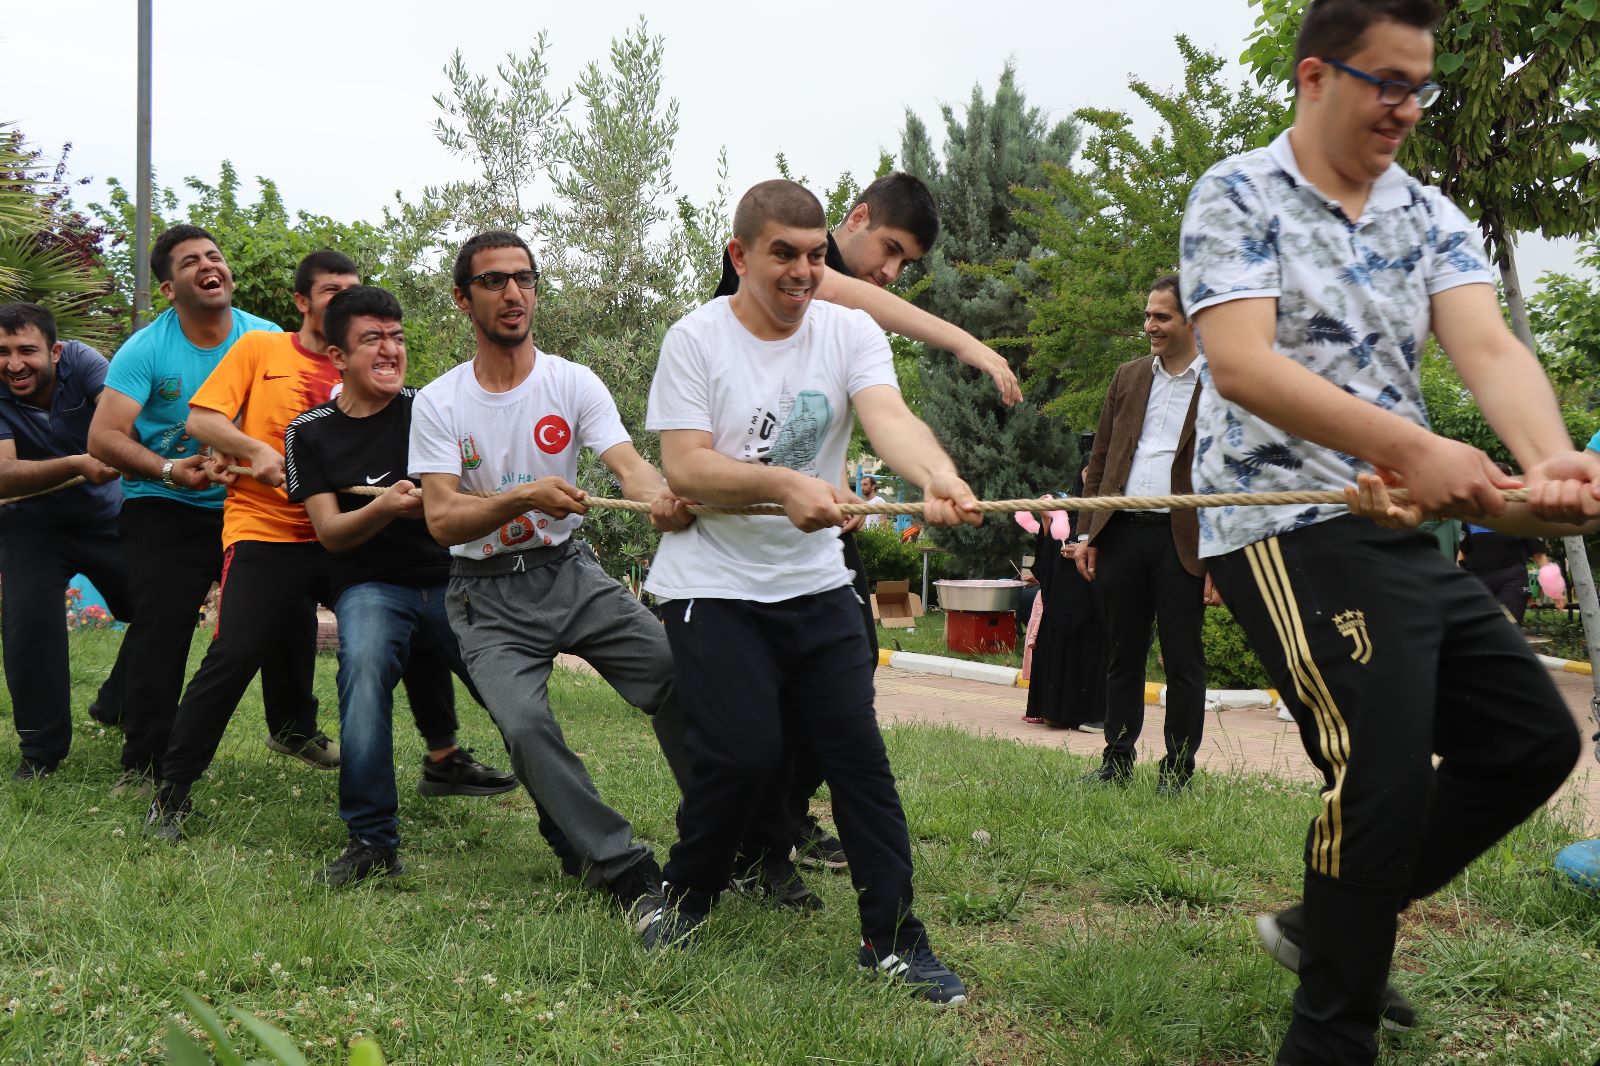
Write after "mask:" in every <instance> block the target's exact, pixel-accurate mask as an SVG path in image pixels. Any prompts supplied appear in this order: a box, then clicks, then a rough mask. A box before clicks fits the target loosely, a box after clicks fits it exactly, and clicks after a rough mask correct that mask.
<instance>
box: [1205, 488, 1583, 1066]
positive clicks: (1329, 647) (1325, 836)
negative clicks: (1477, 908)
mask: <svg viewBox="0 0 1600 1066" xmlns="http://www.w3.org/2000/svg"><path fill="white" fill-rule="evenodd" d="M1208 562H1209V563H1210V569H1211V575H1212V578H1213V580H1215V581H1216V583H1217V586H1218V587H1219V589H1220V590H1221V592H1222V595H1223V597H1224V598H1225V599H1226V600H1227V602H1228V606H1229V607H1230V608H1231V609H1232V611H1233V615H1234V617H1235V618H1236V619H1238V621H1239V624H1240V625H1241V626H1243V627H1244V630H1245V634H1246V635H1247V636H1248V637H1249V639H1250V644H1251V646H1252V647H1253V648H1254V649H1255V651H1256V654H1257V655H1259V656H1260V657H1261V662H1262V664H1263V665H1264V666H1265V667H1266V669H1267V673H1268V675H1269V676H1270V677H1271V678H1272V683H1273V684H1274V685H1275V686H1276V687H1277V689H1278V691H1279V692H1280V693H1281V694H1282V695H1283V699H1284V701H1285V702H1286V703H1287V704H1288V705H1289V709H1290V710H1291V711H1292V712H1293V713H1294V716H1295V722H1296V724H1297V725H1298V726H1299V729H1300V738H1301V741H1302V743H1304V745H1305V749H1306V753H1307V754H1308V755H1309V756H1310V757H1311V760H1312V762H1314V763H1315V764H1316V766H1317V768H1318V769H1319V770H1321V771H1322V774H1323V779H1324V787H1323V793H1322V809H1321V811H1320V813H1319V814H1318V815H1317V818H1316V820H1315V821H1314V822H1312V825H1311V830H1310V832H1309V833H1308V834H1307V837H1306V848H1305V857H1306V876H1305V909H1304V913H1305V923H1306V926H1305V942H1304V943H1303V944H1302V945H1301V965H1300V988H1299V991H1298V992H1297V993H1296V994H1295V1000H1294V1020H1293V1022H1292V1023H1291V1024H1290V1027H1289V1032H1288V1034H1287V1035H1286V1036H1285V1038H1284V1043H1283V1047H1282V1049H1281V1050H1280V1051H1279V1058H1278V1061H1279V1062H1280V1063H1287V1064H1292V1066H1305V1064H1324V1063H1326V1064H1330V1066H1332V1064H1336V1063H1337V1064H1339V1066H1346V1064H1351V1063H1357V1064H1359V1063H1371V1062H1372V1061H1373V1060H1374V1059H1375V1058H1376V1056H1377V1044H1376V1042H1375V1040H1374V1039H1373V1034H1374V1031H1375V1030H1376V1029H1377V1025H1378V1008H1379V997H1380V994H1381V992H1382V989H1383V985H1384V981H1385V979H1386V977H1387V974H1388V971H1389V963H1390V958H1391V956H1392V955H1393V952H1394V939H1395V918H1396V915H1397V914H1398V912H1399V911H1400V910H1401V909H1403V908H1404V907H1405V906H1406V905H1407V904H1408V903H1409V902H1410V901H1411V900H1414V899H1422V898H1424V897H1426V896H1428V895H1431V894H1432V893H1434V892H1436V891H1438V890H1439V889H1440V888H1442V887H1443V886H1444V885H1445V884H1446V883H1448V882H1449V881H1450V880H1451V879H1452V878H1454V877H1455V876H1456V874H1458V873H1460V872H1461V871H1462V870H1463V869H1464V868H1465V867H1466V866H1467V864H1468V863H1470V862H1471V861H1472V860H1473V859H1474V858H1476V857H1477V856H1478V855H1479V854H1481V853H1482V852H1483V851H1484V850H1485V849H1486V848H1488V847H1489V846H1490V845H1491V844H1493V843H1494V842H1495V841H1496V840H1499V839H1500V838H1501V837H1502V836H1504V835H1505V834H1506V833H1507V832H1508V831H1510V830H1511V829H1512V828H1513V827H1514V826H1516V825H1517V824H1518V823H1520V822H1521V821H1522V820H1523V819H1525V818H1527V817H1528V816H1529V815H1530V814H1531V813H1533V812H1534V811H1535V810H1537V809H1538V808H1539V807H1540V806H1541V805H1542V804H1543V803H1544V802H1545V801H1546V800H1548V799H1549V798H1550V796H1551V795H1552V794H1553V793H1554V792H1555V790H1556V789H1557V788H1559V787H1560V785H1561V783H1562V781H1564V780H1565V779H1566V777H1567V774H1568V773H1570V772H1571V770H1572V767H1573V765H1574V763H1576V762H1577V759H1578V755H1579V749H1580V744H1579V738H1578V732H1577V729H1576V728H1575V726H1574V723H1573V720H1572V716H1571V714H1570V713H1569V712H1568V710H1567V708H1566V705H1565V703H1563V701H1562V699H1561V696H1560V694H1559V693H1558V692H1557V691H1556V688H1555V685H1554V684H1553V683H1552V682H1551V680H1550V677H1549V675H1548V674H1547V673H1546V671H1545V668H1544V667H1543V666H1541V665H1540V664H1539V662H1538V660H1537V659H1536V658H1535V657H1534V655H1533V653H1532V652H1531V651H1529V649H1528V645H1527V642H1526V641H1525V640H1524V639H1523V637H1522V634H1521V633H1520V632H1518V631H1517V629H1516V627H1515V626H1513V625H1511V624H1510V623H1509V622H1508V621H1507V620H1506V617H1505V614H1504V613H1503V612H1502V611H1501V610H1500V607H1499V605H1498V604H1497V603H1496V602H1495V600H1494V598H1493V597H1492V596H1490V595H1489V593H1488V592H1487V591H1486V590H1485V588H1484V587H1483V585H1482V584H1481V583H1480V582H1479V581H1478V580H1477V579H1476V578H1474V577H1473V576H1472V575H1471V574H1468V573H1466V572H1465V571H1462V570H1459V569H1457V568H1456V567H1454V566H1453V565H1451V563H1450V562H1449V561H1448V560H1446V559H1445V558H1444V557H1443V556H1442V555H1440V553H1439V550H1438V547H1437V545H1436V544H1435V542H1434V540H1433V538H1432V537H1429V536H1424V535H1420V534H1416V533H1409V532H1401V531H1398V530H1389V529H1383V528H1380V527H1379V526H1377V525H1374V524H1372V523H1371V522H1368V521H1365V520H1363V519H1358V518H1353V517H1349V516H1346V517H1342V518H1337V519H1333V520H1331V521H1328V522H1323V523H1320V524H1318V525H1314V526H1310V527H1308V528H1305V529H1300V530H1295V531H1293V532H1290V533H1284V534H1282V535H1280V536H1277V537H1270V538H1268V539H1266V540H1262V541H1258V542H1257V543H1255V544H1252V545H1249V546H1248V547H1246V548H1243V549H1240V550H1239V551H1235V552H1231V553H1229V554H1227V555H1223V556H1220V557H1218V558H1214V559H1210V560H1208ZM1434 755H1438V756H1440V757H1441V761H1440V763H1439V765H1438V766H1437V767H1435V766H1434V763H1433V758H1432V757H1433V756H1434Z"/></svg>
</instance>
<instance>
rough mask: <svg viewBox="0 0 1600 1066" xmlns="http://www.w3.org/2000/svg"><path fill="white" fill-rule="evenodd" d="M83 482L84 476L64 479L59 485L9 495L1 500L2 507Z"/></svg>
mask: <svg viewBox="0 0 1600 1066" xmlns="http://www.w3.org/2000/svg"><path fill="white" fill-rule="evenodd" d="M82 484H83V478H82V477H74V478H68V479H67V480H66V481H63V482H62V483H61V484H59V485H51V486H50V487H49V488H47V489H39V490H37V491H35V492H24V493H23V494H22V495H21V496H7V497H6V498H5V499H3V500H0V507H4V506H5V505H6V504H8V503H21V502H22V501H23V500H31V499H33V498H34V497H35V496H43V495H45V494H46V493H51V492H56V491H58V490H60V489H70V488H72V486H74V485H82Z"/></svg>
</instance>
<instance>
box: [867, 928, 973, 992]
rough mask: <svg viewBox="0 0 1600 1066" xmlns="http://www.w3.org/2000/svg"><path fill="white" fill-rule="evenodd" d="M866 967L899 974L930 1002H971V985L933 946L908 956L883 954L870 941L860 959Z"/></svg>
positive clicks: (898, 976)
mask: <svg viewBox="0 0 1600 1066" xmlns="http://www.w3.org/2000/svg"><path fill="white" fill-rule="evenodd" d="M856 961H857V962H858V963H859V964H860V966H861V968H862V969H863V970H876V971H877V972H879V973H882V974H887V975H888V976H890V977H897V978H899V979H900V980H902V981H904V982H905V983H906V984H908V985H910V986H911V989H912V991H914V992H916V994H917V995H918V996H921V997H922V998H923V999H925V1000H927V1001H929V1002H930V1003H939V1004H953V1003H965V1002H966V1001H967V986H966V985H964V984H962V983H961V978H959V977H957V976H956V975H955V974H953V973H951V972H950V968H949V967H948V966H946V965H945V964H944V963H942V962H940V961H939V957H938V956H937V955H935V954H934V953H933V949H932V948H930V947H928V946H927V945H926V944H924V945H923V946H921V947H919V948H915V949H913V950H912V951H910V952H909V953H907V954H905V955H899V954H896V953H894V952H890V953H889V954H887V955H879V954H878V952H877V950H876V949H875V948H874V947H873V946H872V945H871V944H869V943H867V942H866V941H862V943H861V951H860V953H859V954H858V955H857V960H856Z"/></svg>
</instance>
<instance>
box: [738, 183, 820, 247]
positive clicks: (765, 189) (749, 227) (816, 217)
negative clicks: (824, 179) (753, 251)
mask: <svg viewBox="0 0 1600 1066" xmlns="http://www.w3.org/2000/svg"><path fill="white" fill-rule="evenodd" d="M768 222H776V223H777V224H778V225H780V226H790V227H792V228H794V229H827V228H828V220H827V216H826V215H824V214H823V212H822V204H821V203H820V202H819V201H818V200H817V198H816V197H815V196H813V195H811V193H810V192H808V191H807V190H806V188H805V186H803V185H799V184H797V183H795V182H792V181H789V180H788V179H786V178H774V179H773V180H771V181H763V182H762V183H761V184H759V185H756V186H753V187H752V188H751V189H750V191H749V192H747V193H745V194H744V196H743V197H742V198H741V199H740V200H739V206H738V208H737V209H735V210H734V212H733V235H734V237H735V238H737V239H738V240H739V241H740V242H741V243H743V244H745V245H751V244H754V243H755V241H756V238H757V237H759V236H761V231H762V229H763V228H765V227H766V225H767V223H768Z"/></svg>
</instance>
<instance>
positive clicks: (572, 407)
mask: <svg viewBox="0 0 1600 1066" xmlns="http://www.w3.org/2000/svg"><path fill="white" fill-rule="evenodd" d="M538 281H539V273H538V270H537V269H536V267H535V264H534V261H533V252H532V251H531V250H530V249H529V248H528V245H527V244H526V243H525V242H524V241H523V240H522V238H520V237H518V236H517V235H516V234H514V233H509V232H506V231H503V230H491V231H489V232H487V233H480V234H478V235H477V236H475V237H473V238H472V239H470V240H468V241H467V242H466V244H464V245H462V247H461V251H460V253H459V254H458V255H457V256H456V263H455V302H456V306H457V307H458V308H460V309H461V311H462V312H463V313H464V314H466V315H467V317H468V318H470V319H471V320H472V329H473V334H474V337H475V339H476V341H477V352H476V354H475V355H474V357H473V359H472V361H471V362H468V363H463V364H461V365H460V366H457V367H455V368H454V369H452V370H450V371H448V372H446V373H444V374H442V375H440V376H439V377H438V378H436V379H434V380H433V381H432V382H430V383H429V384H428V385H427V386H425V387H424V388H423V389H422V390H421V391H420V392H418V393H417V397H416V401H415V403H414V406H413V408H412V416H411V444H410V461H409V462H408V463H407V467H408V468H409V470H410V471H411V472H412V473H414V474H417V475H420V476H421V479H422V495H423V506H424V515H425V517H426V519H427V523H428V531H429V532H430V533H432V534H433V537H434V539H435V540H437V541H438V542H439V543H440V544H443V545H446V546H448V547H449V548H450V555H451V561H450V584H449V588H448V592H447V599H446V606H447V608H448V611H449V616H450V628H451V629H452V630H453V631H454V632H455V634H456V637H457V638H458V639H459V641H460V645H461V657H462V659H463V660H464V661H465V662H466V665H467V669H468V671H469V672H470V673H471V675H472V679H473V681H474V682H475V683H476V685H477V687H478V691H479V693H480V694H481V695H482V697H483V701H484V704H485V706H487V707H488V709H489V714H490V715H491V716H492V717H493V718H494V720H495V724H496V725H497V726H499V727H500V732H501V733H502V734H503V735H504V737H505V741H506V748H507V749H508V750H509V751H510V754H511V763H512V769H513V770H514V771H515V772H516V775H517V777H518V778H519V779H520V780H521V781H522V783H523V784H524V785H525V786H526V787H527V789H528V791H529V792H530V793H532V794H533V796H534V797H535V799H536V800H537V801H538V803H539V806H540V807H541V808H542V809H543V810H544V811H545V812H546V813H547V814H548V815H549V817H550V819H551V820H552V821H553V822H554V823H555V824H556V826H557V827H558V828H559V829H560V830H561V832H562V833H563V834H564V835H565V836H566V837H567V839H568V840H569V841H570V842H571V843H572V846H573V847H574V848H575V849H576V850H577V852H578V854H579V855H580V856H581V857H582V860H583V861H582V864H583V865H584V866H586V867H588V868H589V875H590V880H591V882H603V883H604V884H605V885H606V887H607V888H608V889H609V890H610V891H611V893H612V894H613V895H614V896H615V897H616V899H617V902H618V903H619V904H620V905H621V907H622V909H623V911H624V912H625V913H626V914H628V916H629V918H630V920H631V921H633V922H634V924H635V925H636V927H637V926H638V925H639V924H640V922H641V921H648V920H649V917H650V915H652V914H654V913H655V911H656V910H657V909H659V907H660V904H661V900H660V890H661V870H660V867H659V866H657V864H656V861H655V857H654V856H653V855H652V854H651V853H650V850H649V849H648V848H647V847H645V846H643V845H642V844H640V843H638V842H637V841H636V840H634V838H633V828H632V826H630V825H629V824H628V820H627V819H626V818H624V817H623V816H622V815H620V814H618V813H617V812H616V811H614V810H612V809H611V808H610V807H609V806H607V805H606V803H605V801H604V800H602V799H601V798H600V794H599V792H598V791H597V790H596V789H595V786H594V782H593V781H591V780H590V779H589V773H588V771H587V770H585V769H584V765H583V761H582V760H581V759H580V758H579V757H578V756H577V755H576V754H574V753H573V751H572V749H570V748H569V747H567V744H566V741H565V740H564V739H563V738H562V735H561V726H560V724H559V723H557V721H556V719H555V715H554V714H553V713H551V710H550V701H549V696H548V693H547V692H546V684H547V682H548V681H549V678H550V667H551V663H552V661H553V660H554V659H555V657H556V656H557V655H558V654H560V653H562V652H570V653H572V654H574V655H578V656H580V657H582V658H583V659H585V660H587V661H588V662H589V663H590V664H591V665H592V666H593V667H594V668H595V669H596V670H598V671H599V673H600V675H601V676H602V677H604V678H605V679H606V680H607V681H608V682H609V683H610V684H611V685H612V687H613V688H615V689H616V690H617V692H618V693H619V694H620V695H621V696H622V698H623V699H625V700H627V701H628V702H629V703H631V704H633V705H634V706H635V707H638V708H639V709H640V710H642V711H644V712H645V713H646V714H651V715H654V714H656V713H657V712H658V711H660V712H661V715H662V716H663V717H664V718H670V719H672V720H674V721H678V720H681V719H680V716H679V715H678V714H677V711H676V707H675V705H674V702H673V701H674V695H673V670H672V652H671V650H670V649H669V648H668V646H667V638H666V634H665V632H664V631H663V630H662V628H661V624H660V623H659V622H657V621H656V619H655V616H654V615H652V614H651V613H650V612H649V610H648V609H647V608H645V606H644V605H643V604H641V603H640V602H639V601H638V600H636V599H634V598H633V597H632V596H630V595H629V594H628V592H627V590H626V589H625V588H624V587H623V586H622V584H621V583H620V582H618V581H615V580H613V579H612V578H611V577H609V576H608V575H607V574H606V572H605V571H604V570H602V569H601V568H600V563H599V562H598V560H596V558H595V556H594V552H593V551H592V550H590V549H589V547H588V546H587V545H586V544H582V543H581V542H578V541H574V540H573V539H572V537H573V534H575V533H576V532H577V531H578V528H579V526H581V525H582V522H583V518H582V515H583V514H584V512H585V511H586V510H587V507H586V505H585V503H584V497H585V493H584V492H583V490H581V489H579V488H576V487H575V486H574V485H573V484H572V483H573V481H575V480H576V478H577V473H578V449H579V448H580V447H583V448H589V449H590V450H592V451H593V452H594V453H595V454H596V455H598V456H599V457H600V460H601V461H602V462H603V463H605V465H606V466H607V467H609V468H610V470H611V472H612V473H613V474H614V475H616V478H617V480H618V482H619V483H620V484H621V486H622V492H623V494H624V495H625V496H627V497H628V498H629V499H632V500H640V501H644V502H648V503H652V504H653V508H652V511H651V520H652V522H653V523H654V524H655V525H656V527H657V528H658V529H662V530H674V529H682V528H685V527H687V526H688V525H689V523H690V522H691V521H692V520H693V518H692V516H691V515H690V514H689V512H688V510H687V508H686V504H685V503H684V501H682V500H679V499H677V498H676V497H674V496H672V495H671V494H669V493H668V492H666V485H665V483H664V482H663V481H662V479H661V474H660V473H659V472H658V471H657V470H656V469H655V467H653V466H651V465H650V464H649V463H648V462H646V461H645V460H644V458H643V457H642V456H640V455H639V453H638V452H637V451H635V450H634V447H633V443H632V441H631V440H630V439H629V437H628V431H627V430H626V429H625V428H623V425H622V419H621V418H620V417H619V416H618V414H617V405H616V402H615V401H614V400H613V399H612V398H611V394H610V393H609V392H608V391H607V390H606V387H605V385H603V384H602V383H601V381H600V379H599V378H598V377H596V376H595V374H594V372H593V371H592V370H590V369H588V368H587V367H585V366H582V365H580V364H578V363H572V362H568V361H567V360H565V359H563V358H561V357H560V356H558V355H553V354H551V353H550V352H546V351H541V350H539V349H538V348H537V347H535V345H534V342H533V334H532V332H531V329H532V320H533V313H534V311H535V310H537V309H538V306H539V298H538V295H537V290H536V286H537V285H538ZM474 492H487V493H490V494H491V495H487V496H483V495H470V494H469V493H474ZM665 746H666V745H664V747H665ZM673 750H676V749H673ZM673 750H669V751H668V754H669V756H671V755H672V754H673ZM669 761H671V762H673V767H674V772H675V773H677V772H680V771H681V770H682V764H681V763H680V762H676V761H673V760H672V759H671V758H669Z"/></svg>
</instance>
